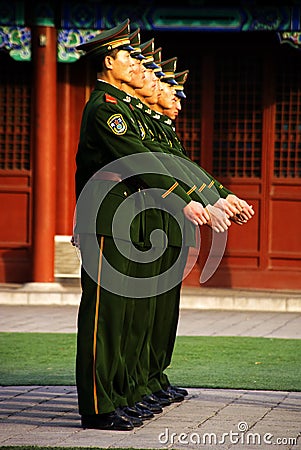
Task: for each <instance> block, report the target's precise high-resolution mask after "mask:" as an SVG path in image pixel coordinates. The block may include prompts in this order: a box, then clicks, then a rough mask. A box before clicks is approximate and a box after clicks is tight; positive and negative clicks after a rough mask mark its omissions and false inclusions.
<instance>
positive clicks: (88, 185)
mask: <svg viewBox="0 0 301 450" xmlns="http://www.w3.org/2000/svg"><path fill="white" fill-rule="evenodd" d="M129 44H130V40H129V20H128V19H127V20H126V21H124V22H123V23H122V24H120V25H118V26H117V27H114V28H113V29H111V30H107V31H103V32H102V33H101V34H100V35H99V36H97V37H96V38H94V39H92V40H91V41H89V42H87V43H85V44H82V45H81V46H79V47H78V48H79V50H82V51H84V52H85V54H86V56H87V57H90V59H92V61H93V63H94V64H95V70H96V72H97V78H98V79H97V82H96V86H95V89H94V90H93V92H92V93H91V96H90V99H89V101H88V102H87V104H86V106H85V109H84V112H83V117H82V123H81V131H80V139H79V145H78V151H77V155H76V164H77V169H76V193H77V199H78V201H77V211H76V212H77V217H76V229H75V233H79V235H80V241H79V242H80V250H81V255H82V274H81V282H82V296H81V303H80V308H79V313H78V335H77V358H76V383H77V391H78V403H79V412H80V414H81V419H82V426H83V427H84V428H98V429H109V430H131V429H133V427H134V426H135V425H141V422H142V421H141V420H140V418H139V417H136V419H137V420H135V416H132V417H129V415H128V414H127V412H126V411H127V410H126V408H128V407H129V406H131V405H129V402H128V398H127V396H126V395H125V392H129V391H130V389H131V387H130V386H131V377H130V376H129V373H128V368H129V365H128V364H127V363H125V361H128V358H129V356H128V355H127V353H126V352H127V350H128V346H127V345H126V344H125V342H124V339H125V337H126V336H127V335H128V334H129V333H130V332H131V325H130V324H131V320H129V321H128V320H127V318H128V317H132V312H133V302H132V301H131V300H132V298H133V297H136V296H137V294H136V292H133V291H131V280H130V277H131V276H132V274H133V265H132V261H135V258H132V256H133V255H134V256H136V254H137V249H139V247H140V246H141V244H142V245H143V246H144V247H147V245H149V242H147V238H146V237H145V226H146V224H145V220H144V219H145V216H144V215H143V214H140V212H141V209H140V207H139V202H142V203H143V193H142V194H141V190H143V188H144V187H148V188H156V189H155V192H154V193H153V196H152V197H153V201H154V202H156V204H157V205H159V206H160V208H167V209H168V211H170V212H172V214H174V215H178V216H179V217H181V220H182V222H183V223H185V224H187V226H188V224H189V223H191V224H194V225H203V224H205V223H207V221H208V220H209V215H208V212H207V211H206V210H205V207H204V206H206V204H207V202H204V204H202V203H201V202H197V201H194V200H192V198H191V197H190V196H189V194H187V192H186V190H185V189H184V188H183V187H182V186H181V185H180V183H179V182H178V181H177V180H176V179H175V178H174V176H173V174H172V171H171V172H170V171H168V170H167V169H166V167H165V165H164V164H163V163H162V161H161V160H160V159H159V158H158V155H157V153H156V152H153V151H151V149H150V148H148V147H147V146H146V145H144V143H143V141H142V139H141V133H142V132H143V131H142V130H141V127H140V124H139V122H138V121H137V119H136V118H135V117H134V116H133V113H132V110H131V108H130V97H129V96H128V95H127V94H126V93H125V92H124V91H122V90H121V86H122V83H123V82H129V81H130V80H131V76H132V73H133V62H132V58H131V57H130V52H131V51H132V50H133V47H131V46H130V45H129ZM133 156H134V158H132V157H133ZM136 156H138V158H137V157H136ZM141 156H143V158H141ZM128 157H130V158H128ZM128 161H130V162H128ZM145 161H147V162H145ZM112 163H116V165H115V166H114V164H113V167H115V168H116V167H118V170H116V169H115V170H112V169H111V170H109V169H110V168H112ZM171 165H172V160H171ZM88 194H89V195H88ZM135 195H136V196H135ZM200 197H202V196H200ZM100 199H103V200H102V201H101V200H100ZM98 202H99V203H101V204H100V207H99V208H98V209H97V210H98V212H97V214H96V213H95V207H96V206H98ZM123 204H125V205H126V207H124V208H122V206H123ZM120 210H121V211H122V213H120V214H121V216H119V220H115V221H114V218H115V215H116V213H117V212H118V211H120ZM92 212H93V213H92ZM169 216H170V214H169ZM147 226H150V228H151V227H152V226H154V227H155V228H157V224H153V225H149V224H148V225H147ZM164 227H165V230H166V232H167V230H168V228H169V220H167V222H164V223H163V228H164ZM96 236H97V240H96V239H95V237H96ZM148 239H150V238H148ZM162 239H163V238H162V237H159V241H158V239H157V240H156V246H155V247H160V245H161V246H162V245H163V244H164V243H162V242H161V240H162ZM163 240H164V239H163ZM158 242H159V244H158ZM133 244H134V245H133ZM163 247H164V245H163ZM120 249H122V251H120ZM153 250H154V251H155V250H156V248H154V249H153V248H151V251H153ZM141 253H142V252H141ZM146 253H147V252H146ZM92 255H93V258H92ZM95 255H97V257H96V258H95ZM147 255H148V253H147ZM113 269H114V270H113ZM134 271H135V268H134ZM155 273H156V270H155ZM112 274H113V275H112ZM112 277H113V279H112ZM142 281H143V282H144V278H143V277H142ZM139 285H141V283H139V279H138V277H137V287H138V286H139ZM142 286H143V287H144V283H143V284H142ZM135 287H136V286H135ZM146 288H147V280H146V283H145V290H147V289H146ZM151 288H153V286H152V285H151ZM141 296H142V297H143V295H142V294H141ZM147 296H148V297H149V295H146V297H147ZM141 301H143V300H141Z"/></svg>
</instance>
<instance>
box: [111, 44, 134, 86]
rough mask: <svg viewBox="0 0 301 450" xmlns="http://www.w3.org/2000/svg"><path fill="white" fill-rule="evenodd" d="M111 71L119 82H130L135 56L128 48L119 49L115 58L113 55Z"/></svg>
mask: <svg viewBox="0 0 301 450" xmlns="http://www.w3.org/2000/svg"><path fill="white" fill-rule="evenodd" d="M110 68H111V73H112V76H113V78H115V80H116V81H117V80H118V81H119V82H122V83H123V82H124V83H129V82H130V81H131V78H132V72H133V58H131V56H130V53H129V52H128V51H126V50H119V52H118V53H117V54H116V56H115V58H112V57H111V66H110Z"/></svg>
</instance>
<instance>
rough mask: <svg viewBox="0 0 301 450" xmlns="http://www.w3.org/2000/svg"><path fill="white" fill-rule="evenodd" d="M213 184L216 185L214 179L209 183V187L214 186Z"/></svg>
mask: <svg viewBox="0 0 301 450" xmlns="http://www.w3.org/2000/svg"><path fill="white" fill-rule="evenodd" d="M213 185H214V181H213V180H212V181H211V183H209V184H208V189H210V188H212V186H213Z"/></svg>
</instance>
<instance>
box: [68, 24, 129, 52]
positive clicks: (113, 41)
mask: <svg viewBox="0 0 301 450" xmlns="http://www.w3.org/2000/svg"><path fill="white" fill-rule="evenodd" d="M129 24H130V20H129V19H126V20H124V21H123V22H122V23H120V24H119V25H117V26H116V27H114V28H111V29H109V30H104V31H102V32H101V33H100V34H98V35H97V36H96V37H95V38H93V39H90V40H89V41H87V42H85V43H84V44H81V45H78V46H77V49H78V50H83V51H84V52H85V55H86V56H94V55H104V54H106V53H108V52H110V51H111V50H114V49H115V48H117V49H120V50H127V51H132V50H133V47H131V46H130V39H129V34H130V25H129Z"/></svg>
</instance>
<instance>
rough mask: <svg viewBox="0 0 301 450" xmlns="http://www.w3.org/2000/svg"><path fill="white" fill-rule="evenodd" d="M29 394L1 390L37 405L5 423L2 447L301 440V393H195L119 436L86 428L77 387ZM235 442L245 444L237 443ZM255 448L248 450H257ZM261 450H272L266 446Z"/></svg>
mask: <svg viewBox="0 0 301 450" xmlns="http://www.w3.org/2000/svg"><path fill="white" fill-rule="evenodd" d="M23 390H24V392H23V393H22V391H21V390H20V389H15V388H0V392H1V391H4V392H5V393H6V397H5V395H2V398H4V399H3V400H2V402H0V403H5V402H6V399H7V400H8V401H10V400H12V399H13V400H17V399H18V398H19V399H22V401H23V400H24V399H28V398H30V399H31V400H30V403H29V404H28V403H26V402H25V403H24V405H25V406H26V407H25V408H24V409H23V410H21V411H20V410H16V412H15V413H12V414H11V415H10V416H9V417H7V418H6V419H3V420H1V422H0V445H2V446H7V445H40V446H49V445H52V446H63V447H69V446H70V447H74V446H78V447H103V448H116V447H133V448H164V449H166V448H173V449H177V448H179V449H180V448H189V449H192V448H193V449H194V448H206V449H208V448H210V450H211V449H218V448H224V449H225V448H227V449H228V448H229V449H230V448H231V449H232V448H233V449H235V450H237V449H240V448H245V447H242V446H241V445H240V444H241V440H242V438H243V437H245V438H246V437H247V436H249V438H250V439H251V438H252V439H253V438H254V436H253V434H251V433H257V434H256V435H255V438H257V439H258V436H259V437H260V439H262V437H263V436H264V434H265V433H268V432H271V433H273V435H274V436H275V437H276V438H278V437H281V436H282V437H287V438H290V439H297V436H298V434H299V433H300V420H299V417H300V410H301V402H300V401H301V393H295V392H290V393H289V392H273V391H245V390H234V389H229V390H224V389H221V390H218V389H215V390H214V389H189V396H188V397H186V399H185V400H184V401H183V402H181V403H175V404H172V405H170V406H169V407H167V408H164V412H163V413H162V414H159V415H156V416H155V418H154V419H152V420H149V421H145V422H144V424H143V426H142V427H139V428H135V429H134V430H132V431H130V432H114V431H101V430H83V429H82V428H81V426H80V417H79V415H78V412H77V399H76V392H75V387H74V386H44V387H43V386H36V387H23ZM33 398H34V399H35V404H34V405H33V406H32V399H33ZM20 403H22V402H20ZM231 433H232V434H231ZM233 433H234V434H233ZM248 433H249V435H248ZM231 436H232V438H233V436H234V437H235V436H236V439H240V442H238V441H237V442H236V443H233V439H232V441H231V439H230V437H231ZM282 442H284V441H282ZM209 444H210V445H209ZM211 444H212V445H211ZM255 444H256V446H255V447H254V446H253V447H252V446H250V445H248V447H247V448H250V449H251V450H255V449H256V448H257V443H256V442H255ZM298 445H299V444H298ZM298 445H297V446H294V447H292V446H290V447H289V446H288V445H287V443H286V444H283V445H277V449H278V448H280V449H284V448H285V449H289V448H293V449H294V450H296V449H298V448H300V447H298ZM261 448H271V447H270V446H268V447H266V446H264V445H262V442H261V446H260V449H261Z"/></svg>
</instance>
